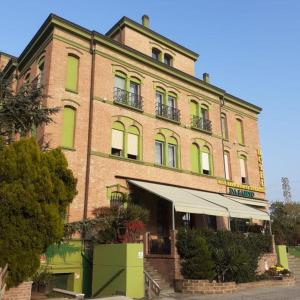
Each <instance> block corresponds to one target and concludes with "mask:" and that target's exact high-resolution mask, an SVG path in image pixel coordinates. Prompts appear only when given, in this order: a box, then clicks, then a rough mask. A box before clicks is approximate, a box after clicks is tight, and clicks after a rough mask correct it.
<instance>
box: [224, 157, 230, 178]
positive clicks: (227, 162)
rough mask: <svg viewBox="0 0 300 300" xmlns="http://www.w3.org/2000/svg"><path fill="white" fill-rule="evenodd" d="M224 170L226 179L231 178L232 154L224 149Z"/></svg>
mask: <svg viewBox="0 0 300 300" xmlns="http://www.w3.org/2000/svg"><path fill="white" fill-rule="evenodd" d="M224 172H225V179H227V180H230V179H231V167H230V154H229V152H228V151H224Z"/></svg>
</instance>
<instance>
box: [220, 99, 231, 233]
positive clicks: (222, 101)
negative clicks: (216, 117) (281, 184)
mask: <svg viewBox="0 0 300 300" xmlns="http://www.w3.org/2000/svg"><path fill="white" fill-rule="evenodd" d="M224 105H225V99H224V95H222V96H221V97H220V124H221V134H222V160H223V171H224V175H225V174H226V166H225V159H224V150H225V148H224V139H223V133H222V107H223V106H224ZM225 180H227V179H226V178H225ZM225 191H226V194H227V193H228V188H227V185H225ZM227 211H228V214H229V217H228V220H229V222H228V229H229V230H231V226H230V219H231V217H230V213H229V210H228V209H227Z"/></svg>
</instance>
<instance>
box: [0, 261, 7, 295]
mask: <svg viewBox="0 0 300 300" xmlns="http://www.w3.org/2000/svg"><path fill="white" fill-rule="evenodd" d="M7 270H8V265H7V264H6V265H5V267H4V268H3V269H2V268H0V300H1V299H3V297H4V292H5V289H6V283H5V279H6V276H7Z"/></svg>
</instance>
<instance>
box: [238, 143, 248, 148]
mask: <svg viewBox="0 0 300 300" xmlns="http://www.w3.org/2000/svg"><path fill="white" fill-rule="evenodd" d="M238 144H239V146H242V147H246V145H245V144H241V143H238Z"/></svg>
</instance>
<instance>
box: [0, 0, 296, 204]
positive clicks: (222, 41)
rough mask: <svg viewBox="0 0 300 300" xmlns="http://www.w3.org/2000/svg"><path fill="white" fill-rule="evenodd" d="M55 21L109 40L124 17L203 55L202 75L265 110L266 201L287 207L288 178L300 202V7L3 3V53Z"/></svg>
mask: <svg viewBox="0 0 300 300" xmlns="http://www.w3.org/2000/svg"><path fill="white" fill-rule="evenodd" d="M51 12H53V13H56V14H58V15H60V16H62V17H64V18H67V19H69V20H71V21H73V22H75V23H78V24H80V25H82V26H85V27H87V28H89V29H94V30H97V31H99V32H101V33H105V32H106V31H107V30H108V29H109V28H110V27H111V26H112V25H113V24H114V23H115V22H116V21H118V20H119V19H120V18H121V17H122V16H124V15H126V16H128V17H130V18H132V19H134V20H136V21H140V18H141V16H142V15H143V14H148V15H149V16H150V22H151V24H150V26H151V29H153V30H155V31H158V32H159V33H161V34H163V35H165V36H167V37H169V38H170V39H172V40H174V41H176V42H178V43H180V44H182V45H184V46H186V47H188V48H190V49H192V50H194V51H195V52H197V53H199V54H200V59H199V61H198V63H197V68H196V75H197V76H198V77H200V76H201V74H202V73H203V72H208V73H209V74H210V78H211V82H212V83H213V84H215V85H217V86H219V87H221V88H224V89H225V90H226V91H227V92H229V93H231V94H234V95H236V96H238V97H241V98H243V99H245V100H248V101H250V102H253V103H255V104H257V105H259V106H261V107H263V113H262V114H261V116H260V122H259V125H260V138H261V144H262V150H263V160H264V169H265V180H266V185H267V195H268V198H269V199H270V200H276V199H282V191H281V182H280V179H281V177H282V176H287V177H289V179H290V184H291V189H292V197H293V200H295V201H299V200H300V168H299V167H300V138H299V137H300V136H299V131H300V125H299V122H300V58H299V57H300V18H299V12H300V1H298V0H280V1H279V0H272V1H271V0H264V1H262V0H252V1H240V0H211V1H207V0H205V1H203V0H185V1H181V0H147V1H146V0H144V1H143V0H139V1H136V0H127V1H124V0H112V1H103V0H86V1H78V0H72V1H71V0H64V1H61V0H43V1H41V0H39V1H38V0H26V1H17V2H14V3H13V7H12V2H9V1H3V3H1V18H0V51H4V52H8V53H11V54H13V55H16V56H17V55H19V54H20V52H21V51H22V50H23V49H24V47H25V46H26V44H27V43H28V42H29V41H30V39H31V38H32V36H33V35H34V33H35V32H36V31H37V30H38V28H39V27H40V25H41V24H42V23H43V21H44V20H45V19H46V17H47V16H48V15H49V13H51Z"/></svg>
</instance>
